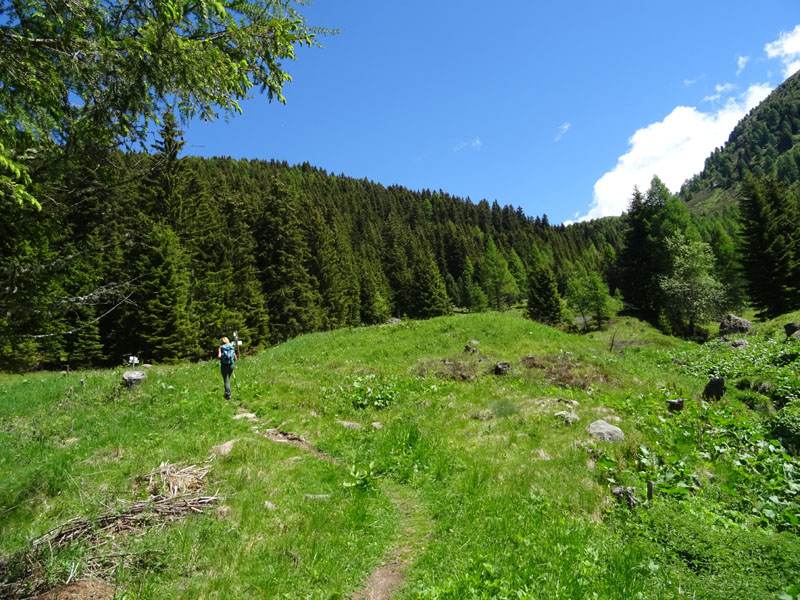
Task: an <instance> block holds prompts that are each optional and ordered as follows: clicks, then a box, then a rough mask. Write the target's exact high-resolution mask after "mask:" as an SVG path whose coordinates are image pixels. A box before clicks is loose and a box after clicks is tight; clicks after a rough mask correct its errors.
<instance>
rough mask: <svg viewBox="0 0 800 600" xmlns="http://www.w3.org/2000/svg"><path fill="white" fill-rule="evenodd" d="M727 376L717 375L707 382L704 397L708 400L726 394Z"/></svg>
mask: <svg viewBox="0 0 800 600" xmlns="http://www.w3.org/2000/svg"><path fill="white" fill-rule="evenodd" d="M725 389H726V388H725V378H724V377H715V378H714V379H712V380H711V381H709V382H708V383H707V384H706V387H705V389H704V390H703V398H705V399H706V400H719V399H720V398H722V397H723V396H724V395H725Z"/></svg>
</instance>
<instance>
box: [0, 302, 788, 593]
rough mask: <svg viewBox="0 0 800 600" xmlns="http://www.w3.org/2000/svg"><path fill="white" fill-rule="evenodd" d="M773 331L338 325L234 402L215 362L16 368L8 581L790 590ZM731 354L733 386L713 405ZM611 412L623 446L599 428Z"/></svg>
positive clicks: (1, 411) (27, 584)
mask: <svg viewBox="0 0 800 600" xmlns="http://www.w3.org/2000/svg"><path fill="white" fill-rule="evenodd" d="M788 318H794V319H797V318H800V314H796V315H791V316H789V317H788ZM775 327H776V326H773V325H770V326H769V327H766V326H765V328H764V330H763V332H762V334H760V335H759V336H758V337H751V338H750V342H751V349H750V352H752V353H753V354H752V355H751V354H748V355H739V354H736V353H735V352H737V351H734V350H732V349H731V348H730V346H729V345H727V344H725V345H723V344H720V345H711V346H707V347H705V348H703V349H702V351H701V349H700V348H699V347H697V346H694V345H691V344H687V343H683V342H679V341H676V340H674V339H671V338H667V337H664V336H661V335H660V334H658V333H656V332H654V331H652V330H651V329H650V328H648V327H647V326H646V325H644V324H642V323H640V322H638V321H636V320H634V319H630V318H627V319H621V320H619V321H617V322H615V323H614V324H613V325H612V327H611V328H610V329H609V330H608V331H603V332H597V333H593V334H590V335H588V336H576V335H569V334H565V333H563V332H560V331H558V330H555V329H551V328H548V327H544V326H541V325H538V324H536V323H532V322H531V321H528V320H526V319H523V318H521V317H520V316H519V315H517V314H515V313H513V312H506V313H483V314H476V315H461V316H454V317H441V318H436V319H430V320H427V321H404V322H401V323H399V324H395V325H382V326H375V327H369V328H357V329H342V330H337V331H333V332H328V333H316V334H309V335H303V336H300V337H297V338H295V339H293V340H291V341H289V342H287V343H285V344H282V345H280V346H277V347H275V348H272V349H270V350H268V351H266V352H262V353H259V354H257V355H255V356H253V357H246V358H245V359H244V360H243V361H242V362H241V364H240V365H239V366H238V367H237V371H236V379H235V381H234V402H233V403H225V402H224V401H223V400H222V389H221V381H220V377H219V368H218V366H217V365H216V364H215V363H213V362H210V363H203V364H196V365H184V366H174V367H168V366H157V367H154V368H153V369H151V370H148V371H147V374H148V377H147V380H146V382H145V383H144V384H142V385H141V386H138V387H134V388H132V389H128V388H125V387H122V386H121V385H120V383H119V382H120V376H121V370H119V369H117V370H114V371H86V372H75V373H70V374H66V375H56V374H36V375H30V376H26V377H21V376H1V375H0V386H2V387H1V389H2V398H3V401H2V402H1V403H0V424H1V425H2V429H1V430H0V468H2V469H3V472H4V474H5V476H4V477H3V478H2V480H0V514H2V515H3V519H2V520H0V540H2V541H0V555H2V556H4V557H5V558H3V559H2V560H0V585H2V586H3V587H0V596H4V597H9V598H22V597H26V596H25V595H26V594H28V595H30V594H32V593H33V592H34V591H42V590H44V589H47V588H50V587H52V586H53V585H54V584H56V583H59V582H60V583H63V582H66V581H67V580H69V579H71V580H73V581H74V580H80V579H85V578H87V577H90V576H94V577H100V578H102V579H104V580H106V581H107V582H109V583H111V584H113V586H115V587H116V593H117V597H123V596H124V597H126V598H132V599H133V598H135V599H144V598H162V597H171V598H186V599H189V598H200V597H206V598H208V597H215V598H220V599H226V598H241V597H250V596H257V597H261V598H287V597H291V598H348V597H350V598H363V597H365V595H366V594H369V593H373V592H375V593H376V594H377V593H378V592H377V591H376V590H379V589H380V590H384V591H383V592H380V593H381V594H384V595H380V596H373V597H380V598H388V597H396V598H400V599H403V598H406V599H410V598H425V599H444V598H449V599H453V600H455V599H459V600H461V599H464V598H507V597H515V598H584V597H593V595H596V596H597V597H602V598H609V599H623V598H624V599H626V600H627V599H629V598H633V597H639V598H651V599H654V600H655V599H664V598H685V597H697V598H700V597H702V598H719V599H722V598H725V599H730V598H741V599H745V598H747V599H751V598H772V597H777V595H778V594H779V593H783V592H786V593H789V592H791V593H792V594H794V593H795V592H792V589H791V586H792V584H794V583H795V580H796V574H797V573H798V572H800V538H798V537H797V535H796V534H797V532H798V531H800V529H798V527H797V525H796V522H795V521H792V519H793V518H797V514H798V513H800V509H798V507H797V503H796V494H797V491H796V490H797V489H800V482H798V481H797V480H796V474H797V473H800V464H798V462H797V459H796V458H794V457H792V456H790V455H789V454H788V453H787V452H786V450H785V449H784V448H781V447H780V446H779V445H777V442H774V441H770V440H771V439H772V434H771V433H770V430H769V429H768V428H767V424H768V422H767V421H765V418H764V417H762V416H760V415H759V413H758V412H753V411H751V410H750V409H748V408H747V407H746V406H745V405H744V404H743V403H742V401H747V402H749V403H750V404H752V405H753V406H756V403H755V402H754V399H755V398H756V397H761V398H763V402H768V401H770V399H769V398H767V397H766V396H761V395H759V394H757V393H756V392H753V391H751V390H750V389H749V388H747V389H742V390H739V389H737V387H736V386H734V385H733V384H734V383H738V382H739V380H743V379H744V378H745V376H747V377H748V378H749V379H751V380H752V382H751V383H753V384H755V383H757V382H756V379H755V376H754V375H753V374H752V373H751V372H749V371H748V372H744V371H736V370H735V367H736V365H740V363H739V362H737V361H739V358H738V357H739V356H741V357H742V358H744V359H746V364H747V365H748V368H752V365H753V360H752V356H755V355H756V354H758V355H759V356H761V357H762V360H761V363H760V364H761V367H760V368H762V370H763V369H766V367H767V366H768V365H770V364H774V365H775V369H778V370H776V371H775V374H774V376H773V375H770V377H773V378H774V380H775V384H774V386H773V388H772V389H773V391H774V392H775V393H778V392H779V391H780V390H783V392H780V393H783V394H789V395H792V394H794V395H795V396H796V395H797V394H798V393H800V382H798V381H796V378H795V380H792V379H791V377H790V378H789V379H788V380H787V379H786V378H785V376H784V375H783V373H785V372H786V371H784V370H781V369H788V370H789V371H788V372H790V373H791V372H792V370H794V371H796V370H797V366H798V364H797V360H798V355H800V352H798V350H800V348H798V343H800V342H794V341H789V342H785V343H784V342H783V339H782V338H783V335H782V333H781V332H779V331H776V330H775ZM465 346H466V347H467V348H469V351H465ZM473 348H474V349H476V351H473V350H472V349H473ZM503 362H507V363H508V365H507V371H506V369H505V368H500V369H498V368H497V365H498V363H503ZM740 367H741V365H740ZM720 368H724V369H727V370H728V371H729V372H730V373H732V375H728V377H731V378H733V379H730V380H729V386H728V387H729V391H728V392H727V394H726V396H725V397H724V399H723V400H722V401H721V402H715V403H706V402H703V401H701V399H700V393H701V392H702V390H703V386H704V385H705V383H706V381H707V379H708V376H709V374H710V373H716V372H719V369H720ZM736 368H739V367H736ZM741 368H744V367H741ZM503 371H506V372H505V374H499V373H501V372H503ZM764 372H766V371H764ZM770 372H771V371H770ZM733 373H736V374H735V375H733ZM779 384H780V385H779ZM787 386H788V387H787ZM742 387H743V388H744V386H742ZM787 390H788V391H787ZM678 397H682V398H685V399H686V401H685V402H684V404H685V407H684V410H683V411H682V412H675V413H670V412H669V410H668V405H667V402H666V400H668V399H675V398H678ZM779 397H781V398H784V399H786V398H788V396H779V395H776V396H775V397H774V398H773V400H774V401H777V398H779ZM576 418H577V419H579V420H577V421H576V420H575V419H576ZM601 418H602V419H605V420H606V421H608V422H609V423H611V424H615V425H617V426H619V427H620V428H621V429H622V430H623V431H624V435H625V439H624V440H623V441H617V442H604V441H598V440H596V439H594V438H593V437H592V436H591V435H589V433H587V430H586V429H587V426H588V425H589V424H590V423H592V422H593V421H595V420H598V419H601ZM569 421H572V424H571V425H570V424H568V422H569ZM212 448H214V449H215V450H214V451H212ZM170 465H172V468H170ZM198 472H199V473H200V475H198ZM779 473H780V476H778V474H779ZM181 474H183V475H181ZM192 474H194V475H195V477H191V476H190V475H192ZM648 480H649V481H651V482H653V486H654V496H653V499H652V501H648V500H647V485H646V481H648ZM615 486H623V487H625V486H628V487H630V488H632V490H633V492H632V494H630V493H628V492H626V491H625V490H624V489H623V491H622V492H621V494H622V497H621V500H622V502H617V501H615V500H614V496H613V494H612V488H614V487H615ZM174 494H178V497H179V500H181V501H186V502H189V501H192V502H195V503H197V502H199V500H197V499H198V498H202V499H204V502H205V504H202V505H200V507H199V508H198V507H197V506H198V505H196V504H195V505H193V506H195V507H196V508H197V511H195V510H183V511H181V510H179V506H178V505H176V504H175V502H176V500H175V499H174ZM634 499H635V501H634ZM137 502H138V503H144V504H145V505H146V506H150V507H151V508H150V509H147V508H145V509H141V510H142V511H144V512H143V513H140V514H145V515H147V518H146V519H144V520H142V519H139V520H137V519H135V518H134V516H133V513H132V512H131V508H132V507H134V506H141V505H140V504H136V503H137ZM629 503H630V504H631V505H633V504H636V505H637V506H635V507H634V508H629V507H628V504H629ZM155 505H157V506H160V507H162V508H161V509H160V510H162V512H158V511H157V510H155V508H153V507H154V506H155ZM165 506H168V507H170V508H169V510H170V511H171V512H165V511H166V509H164V508H163V507H165ZM181 506H183V505H181ZM148 510H149V512H147V511H148ZM120 515H122V516H123V517H124V519H122V518H121V516H120ZM84 518H85V519H86V520H82V519H84ZM121 519H122V522H121ZM61 524H63V525H64V526H62V527H58V526H59V525H61ZM29 540H37V541H38V543H37V544H34V545H33V546H31V545H30V543H29ZM32 565H35V568H34V567H33V566H32ZM382 567H383V569H384V570H383V571H381V568H382ZM381 573H382V574H383V579H381V577H382V575H381ZM379 579H380V580H381V582H380V585H379V584H378V582H377V580H379ZM366 590H371V591H369V592H368V591H366Z"/></svg>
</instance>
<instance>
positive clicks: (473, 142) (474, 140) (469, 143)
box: [450, 137, 483, 152]
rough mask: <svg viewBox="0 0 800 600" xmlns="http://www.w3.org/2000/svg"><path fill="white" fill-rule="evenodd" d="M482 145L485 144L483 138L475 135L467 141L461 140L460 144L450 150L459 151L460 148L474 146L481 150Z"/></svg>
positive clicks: (475, 148)
mask: <svg viewBox="0 0 800 600" xmlns="http://www.w3.org/2000/svg"><path fill="white" fill-rule="evenodd" d="M481 146H483V143H482V142H481V138H479V137H475V138H472V139H471V140H468V141H466V142H459V143H458V144H456V145H455V146H453V147H452V148H450V150H451V151H452V152H459V151H460V150H464V148H472V149H473V150H480V149H481Z"/></svg>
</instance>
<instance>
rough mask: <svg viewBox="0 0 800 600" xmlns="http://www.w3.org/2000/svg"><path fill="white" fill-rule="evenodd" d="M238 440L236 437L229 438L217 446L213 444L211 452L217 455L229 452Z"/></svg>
mask: <svg viewBox="0 0 800 600" xmlns="http://www.w3.org/2000/svg"><path fill="white" fill-rule="evenodd" d="M238 441H239V440H238V439H235V440H230V441H227V442H225V443H224V444H220V445H219V446H214V447H213V448H212V449H211V452H212V453H213V454H217V455H219V456H225V455H226V454H230V453H231V450H233V445H234V444H235V443H236V442H238Z"/></svg>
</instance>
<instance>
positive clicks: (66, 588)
mask: <svg viewBox="0 0 800 600" xmlns="http://www.w3.org/2000/svg"><path fill="white" fill-rule="evenodd" d="M113 597H114V586H112V585H109V584H107V583H105V582H103V581H93V580H86V581H74V582H72V583H67V584H65V585H59V586H58V587H55V588H53V589H52V590H50V591H48V592H45V593H44V594H39V595H38V596H34V597H33V598H32V599H31V600H110V599H111V598H113Z"/></svg>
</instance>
